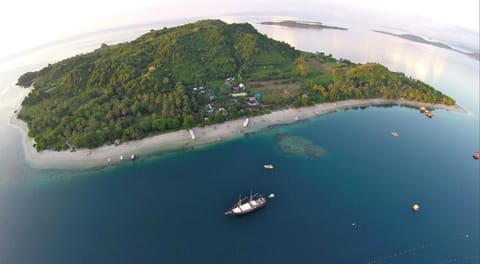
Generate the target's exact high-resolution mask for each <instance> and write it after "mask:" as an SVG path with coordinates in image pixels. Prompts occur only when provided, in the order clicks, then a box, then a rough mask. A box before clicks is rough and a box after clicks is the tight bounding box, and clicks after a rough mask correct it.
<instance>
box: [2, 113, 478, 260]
mask: <svg viewBox="0 0 480 264" xmlns="http://www.w3.org/2000/svg"><path fill="white" fill-rule="evenodd" d="M461 123H462V120H461V118H459V115H458V114H454V113H447V112H444V111H437V114H436V116H435V118H433V119H431V120H430V119H427V118H425V117H424V116H423V115H421V114H420V113H418V112H417V111H416V110H412V109H407V108H399V107H393V108H368V109H366V110H356V111H346V112H339V113H334V114H330V115H327V116H324V117H321V118H318V119H316V120H314V121H308V122H304V123H301V124H297V125H294V126H289V127H284V128H277V129H273V130H269V131H264V132H262V133H258V134H256V135H253V136H249V137H245V138H241V139H237V140H234V141H230V142H226V143H223V144H220V145H217V146H213V147H207V148H203V149H199V150H192V151H188V152H185V153H174V154H170V155H168V156H163V157H153V158H151V159H148V160H144V161H139V162H135V163H131V164H128V165H126V166H121V167H115V168H107V169H104V170H102V171H96V172H88V173H70V172H58V171H56V172H55V171H42V172H38V173H36V175H35V176H32V178H31V179H29V180H27V181H23V182H21V183H18V184H16V185H15V186H13V187H12V186H9V188H8V190H4V189H2V190H1V192H0V210H1V212H2V214H1V215H0V233H1V234H2V238H1V240H0V242H1V243H0V249H1V252H2V255H1V258H0V260H1V261H2V263H92V262H95V263H152V262H156V263H158V262H162V263H191V262H192V260H194V262H202V263H244V262H267V263H276V262H281V263H366V262H368V261H372V260H375V259H377V260H379V259H383V258H385V257H388V256H391V255H393V254H395V253H397V254H399V252H402V251H405V250H410V251H408V253H405V254H403V255H400V256H396V257H393V258H391V259H387V260H388V262H387V261H385V262H387V263H438V262H440V261H442V260H448V259H453V258H459V257H460V258H461V257H469V256H478V245H479V236H478V234H479V227H478V223H479V217H478V213H479V208H478V186H479V177H478V171H479V163H478V161H474V160H473V159H472V158H471V154H472V153H471V152H472V151H471V149H472V140H473V142H475V139H474V134H473V132H474V131H475V128H474V127H472V130H471V131H472V132H471V133H466V134H467V136H456V134H457V133H460V131H458V129H457V128H456V127H458V126H457V125H458V124H461ZM463 125H465V124H463ZM393 130H396V131H398V132H399V134H400V136H399V137H396V138H395V137H392V136H391V135H390V132H391V131H393ZM477 131H478V130H477ZM461 132H462V134H464V135H465V132H464V131H461ZM279 133H290V134H292V135H296V136H300V137H303V138H306V139H308V140H311V141H312V142H314V143H316V144H318V145H320V146H322V147H324V148H325V149H326V151H327V154H326V156H325V157H322V158H319V159H313V158H308V157H296V156H291V155H286V154H284V153H281V152H280V151H279V149H278V148H277V147H276V145H275V139H274V137H275V135H276V134H279ZM477 143H478V141H477ZM265 163H273V164H275V169H274V170H273V171H265V170H263V168H262V165H263V164H265ZM250 189H253V190H254V191H259V192H263V193H265V194H268V193H271V192H273V193H275V194H276V197H275V198H274V199H271V200H269V202H268V204H267V206H266V207H265V208H264V209H261V210H259V211H257V212H255V213H254V214H251V215H247V216H243V217H229V216H224V215H223V212H224V211H225V210H226V209H228V208H229V207H230V206H231V205H232V204H233V203H234V201H235V199H236V197H237V195H238V194H239V193H243V194H244V195H246V194H247V193H248V192H249V190H250ZM414 203H419V204H420V205H421V211H420V212H419V213H413V212H412V211H411V209H410V208H411V206H412V204H414ZM353 222H355V223H356V226H355V227H353V226H352V223H353ZM467 234H468V236H469V237H468V238H467V237H466V235H467ZM422 246H423V248H422ZM476 260H477V261H478V258H477V259H476Z"/></svg>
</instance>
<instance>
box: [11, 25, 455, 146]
mask: <svg viewBox="0 0 480 264" xmlns="http://www.w3.org/2000/svg"><path fill="white" fill-rule="evenodd" d="M32 83H33V86H34V89H33V90H32V92H31V93H30V94H29V95H28V96H27V97H26V98H25V100H24V101H23V102H22V109H21V111H20V112H19V115H18V117H19V118H20V119H22V120H24V121H26V122H27V123H28V127H29V136H30V137H33V138H35V141H36V148H37V150H44V149H55V150H63V149H68V148H71V147H73V148H75V147H76V148H82V147H88V148H94V147H97V146H100V145H103V144H105V143H107V144H112V143H113V142H114V141H115V140H117V139H121V140H122V141H129V140H136V139H141V138H144V137H146V136H150V135H153V134H159V133H163V132H167V131H172V130H178V129H182V128H190V127H193V126H197V125H200V126H202V125H208V124H214V123H218V122H223V121H224V120H226V119H235V118H239V117H242V116H251V115H258V114H262V113H266V112H268V111H271V110H274V109H279V108H283V107H286V106H287V105H292V106H303V105H311V104H315V103H320V102H325V101H336V100H343V99H351V98H358V99H363V98H380V97H381V98H405V99H408V100H415V101H424V102H430V103H444V104H454V103H455V101H453V99H451V98H449V97H447V96H445V95H443V94H442V93H441V92H439V91H436V90H435V89H433V88H432V87H431V86H429V85H427V84H425V83H423V82H420V81H417V80H413V79H412V78H408V77H406V76H405V75H403V74H401V73H392V72H390V71H389V70H388V69H387V68H385V67H383V66H381V65H379V64H373V63H369V64H365V65H360V64H354V63H351V62H349V61H348V60H337V59H335V58H332V56H331V55H328V56H327V55H325V54H323V53H317V54H313V53H305V52H301V51H298V50H296V49H294V48H293V47H291V46H289V45H288V44H286V43H284V42H279V41H274V40H272V39H270V38H268V37H267V36H266V35H262V34H260V33H258V32H257V31H256V30H255V29H254V28H253V27H252V26H251V25H250V24H226V23H224V22H222V21H219V20H204V21H199V22H196V23H192V24H187V25H183V26H179V27H173V28H164V29H161V30H151V31H150V32H149V33H146V34H145V35H143V36H141V37H139V38H137V39H136V40H133V41H131V42H127V43H122V44H118V45H112V46H108V45H105V44H103V45H102V46H101V47H100V48H99V49H97V50H95V51H93V52H91V53H87V54H82V55H77V56H75V57H72V58H69V59H66V60H63V61H60V62H58V63H55V64H51V65H48V66H47V67H45V68H43V69H41V70H40V71H37V72H29V73H25V74H24V75H22V76H21V77H20V78H19V79H18V85H20V86H24V87H28V86H30V85H32Z"/></svg>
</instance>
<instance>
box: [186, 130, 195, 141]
mask: <svg viewBox="0 0 480 264" xmlns="http://www.w3.org/2000/svg"><path fill="white" fill-rule="evenodd" d="M188 133H190V136H191V137H192V139H193V140H195V139H196V138H197V137H195V132H193V129H189V130H188Z"/></svg>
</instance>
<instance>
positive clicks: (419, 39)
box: [373, 30, 480, 60]
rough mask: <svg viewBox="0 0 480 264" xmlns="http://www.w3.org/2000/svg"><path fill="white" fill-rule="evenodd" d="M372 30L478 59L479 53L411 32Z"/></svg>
mask: <svg viewBox="0 0 480 264" xmlns="http://www.w3.org/2000/svg"><path fill="white" fill-rule="evenodd" d="M373 32H377V33H381V34H385V35H390V36H394V37H399V38H402V39H406V40H410V41H413V42H418V43H423V44H427V45H432V46H436V47H439V48H443V49H449V50H452V51H455V52H458V53H461V54H464V55H467V56H469V57H471V58H473V59H475V60H480V53H478V52H477V53H472V52H464V51H460V50H457V49H454V48H452V47H450V46H449V45H447V44H445V43H441V42H436V41H430V40H426V39H424V38H423V37H420V36H417V35H413V34H394V33H390V32H386V31H381V30H373Z"/></svg>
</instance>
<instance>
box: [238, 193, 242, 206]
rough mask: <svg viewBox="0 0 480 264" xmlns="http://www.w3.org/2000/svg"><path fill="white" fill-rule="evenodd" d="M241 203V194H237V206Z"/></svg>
mask: <svg viewBox="0 0 480 264" xmlns="http://www.w3.org/2000/svg"><path fill="white" fill-rule="evenodd" d="M241 205H242V194H239V195H238V203H237V206H238V207H240V206H241Z"/></svg>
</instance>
